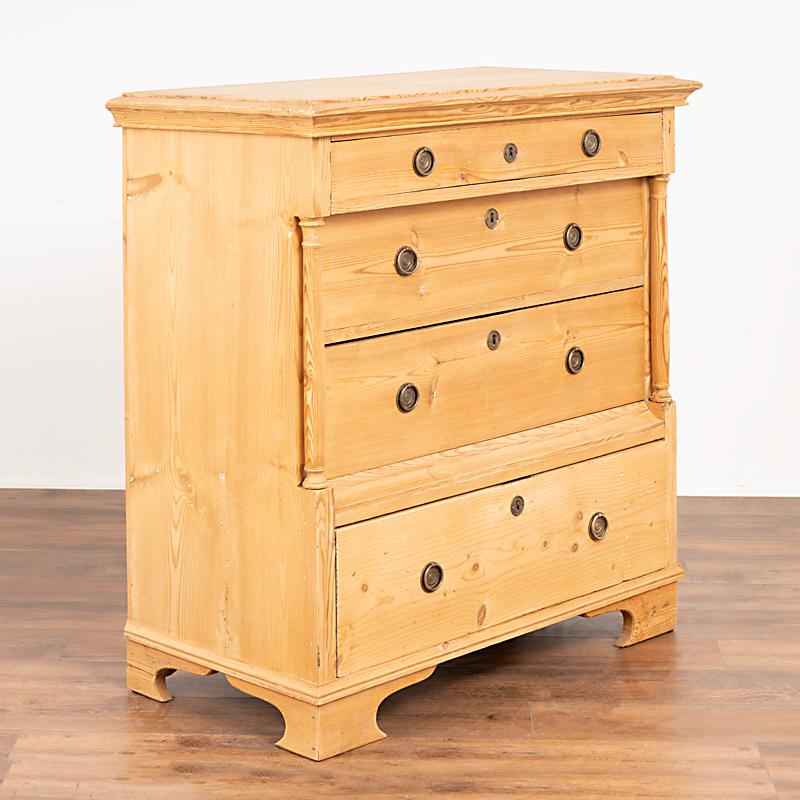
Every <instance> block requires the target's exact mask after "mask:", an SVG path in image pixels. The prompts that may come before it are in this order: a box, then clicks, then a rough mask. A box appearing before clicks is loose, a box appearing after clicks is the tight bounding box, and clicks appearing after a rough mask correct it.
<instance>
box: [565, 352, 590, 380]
mask: <svg viewBox="0 0 800 800" xmlns="http://www.w3.org/2000/svg"><path fill="white" fill-rule="evenodd" d="M585 363H586V356H585V355H584V354H583V350H581V349H580V347H571V348H570V350H569V352H568V353H567V358H566V367H567V372H569V374H570V375H577V374H578V373H579V372H580V371H581V370H582V369H583V365H584V364H585Z"/></svg>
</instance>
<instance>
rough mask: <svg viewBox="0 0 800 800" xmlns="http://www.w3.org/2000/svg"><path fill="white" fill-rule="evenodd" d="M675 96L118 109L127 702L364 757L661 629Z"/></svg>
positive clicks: (668, 505) (588, 78) (525, 93)
mask: <svg viewBox="0 0 800 800" xmlns="http://www.w3.org/2000/svg"><path fill="white" fill-rule="evenodd" d="M698 86H699V84H697V83H694V82H690V81H684V80H678V79H675V78H672V77H668V76H643V75H627V74H605V73H575V72H548V71H541V70H524V69H497V68H481V69H468V70H455V71H447V72H431V73H416V74H407V75H384V76H375V77H370V78H351V79H344V80H340V81H336V80H322V81H301V82H297V83H284V84H257V85H252V86H232V87H216V88H205V89H188V90H174V91H160V92H140V93H133V94H127V95H123V96H122V97H120V98H117V99H115V100H113V101H111V102H110V103H109V108H110V109H111V111H112V112H113V114H114V117H115V119H116V122H117V124H118V125H121V126H122V127H123V129H124V130H123V143H124V180H125V190H124V191H125V202H124V213H125V304H126V310H125V347H126V357H125V359H126V360H125V364H126V367H125V395H126V445H127V446H126V451H127V467H126V468H127V536H128V581H129V585H128V588H129V594H128V599H129V614H128V623H127V626H126V631H125V633H126V637H127V640H128V685H129V686H130V688H131V689H133V690H134V691H136V692H139V693H141V694H144V695H147V696H149V697H152V698H154V699H156V700H161V701H164V700H169V699H170V694H169V693H168V691H167V688H166V683H165V678H166V676H167V675H169V674H171V672H173V671H174V670H176V669H183V670H188V671H189V672H193V673H196V674H199V675H206V674H210V673H211V672H214V671H219V672H223V673H224V674H225V675H226V676H227V678H228V680H229V681H230V682H231V683H232V684H233V685H234V686H236V687H238V688H240V689H242V690H243V691H245V692H248V693H250V694H252V695H255V696H257V697H260V698H263V699H264V700H266V701H268V702H270V703H273V704H274V705H276V706H277V707H278V708H279V709H280V710H281V712H282V714H283V716H284V718H285V722H286V732H285V735H284V737H283V738H282V739H281V741H280V742H279V744H281V745H282V746H283V747H286V748H287V749H289V750H293V751H294V752H297V753H300V754H302V755H305V756H308V757H310V758H313V759H323V758H326V757H328V756H332V755H335V754H337V753H340V752H342V751H344V750H348V749H350V748H353V747H357V746H359V745H362V744H366V743H368V742H371V741H374V740H376V739H378V738H380V737H381V736H382V735H383V734H382V732H381V731H380V729H379V728H378V727H377V724H376V712H377V708H378V705H379V704H380V702H381V701H382V700H383V698H385V697H386V696H388V695H389V694H390V693H392V692H394V691H396V690H398V689H401V688H402V687H404V686H407V685H409V684H411V683H414V682H416V681H420V680H422V679H424V678H426V677H427V676H428V675H430V674H431V673H432V672H433V670H434V668H435V667H436V665H437V664H438V663H440V662H441V661H444V660H446V659H450V658H453V657H455V656H458V655H461V654H464V653H467V652H469V651H470V650H474V649H476V648H480V647H485V646H486V645H489V644H492V643H495V642H498V641H501V640H503V639H507V638H509V637H512V636H517V635H520V634H524V633H526V632H529V631H532V630H534V629H536V628H540V627H542V626H545V625H549V624H551V623H554V622H557V621H559V620H563V619H567V618H569V617H572V616H576V615H580V614H584V615H588V616H592V615H595V614H600V613H603V612H606V611H613V610H617V611H622V613H623V619H624V625H623V632H622V634H621V637H620V640H619V642H618V644H620V645H623V646H624V645H629V644H633V643H635V642H638V641H641V640H642V639H646V638H648V637H651V636H655V635H657V634H660V633H664V632H666V631H669V630H672V629H673V627H674V625H675V615H676V593H675V586H676V581H677V580H678V578H679V577H680V576H681V569H680V566H679V565H678V561H677V553H676V532H675V516H676V515H675V457H674V454H675V407H674V404H673V402H672V399H671V397H670V394H669V388H668V384H669V380H668V369H669V344H668V334H669V312H668V306H667V256H666V206H665V204H666V184H667V179H668V175H669V173H671V172H672V171H673V159H674V156H673V119H674V107H675V106H677V105H683V104H684V103H685V102H686V98H687V96H688V95H689V94H690V93H691V92H692V91H693V90H694V89H696V88H698Z"/></svg>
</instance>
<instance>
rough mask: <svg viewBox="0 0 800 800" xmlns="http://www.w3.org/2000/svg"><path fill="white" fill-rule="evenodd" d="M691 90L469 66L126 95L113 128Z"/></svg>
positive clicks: (383, 115) (552, 106)
mask: <svg viewBox="0 0 800 800" xmlns="http://www.w3.org/2000/svg"><path fill="white" fill-rule="evenodd" d="M700 86H701V84H700V83H697V82H696V81H686V80H680V79H677V78H673V77H672V76H670V75H641V74H635V73H611V72H607V73H602V72H577V71H568V70H541V69H520V68H516V69H515V68H507V67H472V68H467V69H450V70H433V71H430V72H407V73H397V74H392V75H367V76H360V77H351V78H326V79H320V80H306V81H287V82H281V83H260V84H243V85H238V86H206V87H196V88H191V89H167V90H156V91H147V92H126V93H125V94H124V95H123V96H122V97H117V98H115V99H113V100H111V101H109V103H108V108H109V110H110V111H111V112H112V113H113V114H114V119H115V121H116V123H117V124H118V125H123V126H126V127H145V128H154V127H167V128H171V129H187V130H209V129H210V130H217V131H232V132H240V133H241V132H249V133H260V134H286V133H291V134H293V135H296V136H330V135H336V134H338V135H358V134H364V133H373V134H374V132H376V131H391V130H402V129H404V128H414V127H419V126H425V125H453V124H460V123H464V122H481V121H488V120H491V119H495V118H498V117H501V118H506V119H513V118H531V117H540V116H557V115H562V114H581V113H582V114H587V113H592V112H603V113H621V112H626V111H634V112H635V111H642V110H648V109H652V110H660V109H661V108H664V107H666V106H670V107H671V106H675V105H684V104H685V102H686V98H687V97H688V95H689V94H691V92H693V91H695V90H696V89H698V88H700Z"/></svg>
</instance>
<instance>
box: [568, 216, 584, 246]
mask: <svg viewBox="0 0 800 800" xmlns="http://www.w3.org/2000/svg"><path fill="white" fill-rule="evenodd" d="M582 242H583V231H582V230H581V227H580V225H576V224H575V223H574V222H570V224H569V225H567V227H566V228H564V247H566V248H567V250H577V249H578V248H579V247H580V246H581V244H582Z"/></svg>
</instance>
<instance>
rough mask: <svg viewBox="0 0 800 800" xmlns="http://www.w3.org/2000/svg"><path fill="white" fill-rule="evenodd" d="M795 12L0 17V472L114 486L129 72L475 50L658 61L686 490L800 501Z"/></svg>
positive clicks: (576, 5)
mask: <svg viewBox="0 0 800 800" xmlns="http://www.w3.org/2000/svg"><path fill="white" fill-rule="evenodd" d="M798 41H800V11H798V4H797V3H796V2H793V0H786V1H785V2H769V1H768V0H766V1H762V2H760V3H745V2H735V1H732V2H726V3H710V2H709V3H702V2H698V0H694V1H693V2H683V1H675V0H673V2H669V3H666V4H665V3H645V2H641V0H633V1H630V2H597V0H594V1H593V2H587V1H583V0H581V1H580V2H577V1H573V0H564V2H560V3H547V4H545V3H540V2H532V0H523V1H520V0H503V2H498V3H495V4H491V3H486V2H485V0H484V1H483V2H467V0H460V2H449V1H448V2H436V1H435V0H428V1H427V2H418V1H417V0H407V1H406V2H402V3H400V2H397V3H387V2H380V1H379V0H378V1H375V2H370V3H364V2H355V0H327V2H314V1H313V0H304V2H303V3H294V4H292V3H285V2H284V3H272V2H268V1H265V0H261V1H260V2H244V1H243V0H225V2H222V1H221V0H220V2H214V3H211V2H205V1H204V0H194V2H191V3H188V2H187V3H177V2H170V0H161V1H160V2H152V0H137V2H135V3H131V2H125V3H121V2H115V1H114V0H104V1H103V2H72V3H58V2H36V1H35V0H4V2H3V13H2V22H1V23H0V80H2V95H0V102H2V112H0V113H2V124H1V125H0V137H2V139H1V140H0V141H1V143H2V170H1V171H0V234H1V235H0V375H1V376H2V385H1V387H0V388H1V389H2V391H0V486H40V487H41V486H44V487H121V486H122V485H123V477H124V464H123V408H122V319H121V316H122V297H121V244H120V240H121V225H120V220H121V180H120V175H121V168H120V161H121V159H120V156H121V153H120V150H121V145H120V133H119V131H118V130H117V129H115V128H112V120H111V116H110V115H109V114H108V112H107V111H105V109H104V107H103V104H104V103H105V101H106V100H107V99H109V98H110V97H112V96H115V95H117V94H119V93H120V92H122V91H124V90H135V89H149V88H158V87H170V86H191V85H208V84H215V83H243V82H254V81H272V80H289V79H295V78H311V77H324V76H336V75H353V74H365V73H374V72H400V71H409V70H418V69H439V68H445V67H457V66H475V65H481V64H492V65H505V66H529V67H550V68H570V69H596V70H620V71H634V72H659V73H670V74H674V75H678V76H680V77H684V78H693V79H697V80H701V81H703V82H704V83H705V88H704V89H703V90H701V91H700V92H698V93H696V94H695V95H694V96H693V97H692V99H691V101H690V102H691V106H690V107H688V108H683V109H678V111H677V125H676V128H677V161H678V172H677V174H676V175H675V176H674V177H673V179H672V180H671V181H670V185H669V198H670V204H669V209H670V210H669V215H670V216H669V224H670V237H671V240H670V245H671V250H670V270H671V302H672V332H673V340H672V361H673V363H672V389H673V394H674V396H675V397H676V398H677V399H678V401H679V406H678V410H679V420H680V422H679V424H680V442H679V491H680V492H681V493H682V494H720V495H733V494H751V495H800V453H798V450H799V449H800V435H798V426H797V404H798V397H800V377H799V375H800V358H799V357H798V352H799V350H798V348H800V321H799V320H800V314H798V303H799V302H800V277H798V275H799V274H800V236H798V230H797V229H798V220H797V217H798V211H799V210H800V209H799V208H798V206H799V205H800V204H799V203H798V199H797V198H798V178H800V175H798V172H800V170H799V169H798V163H800V152H799V150H800V148H799V147H798V145H800V102H798V83H797V77H798V73H799V71H800V70H798V67H800V56H798V52H799V51H798Z"/></svg>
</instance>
